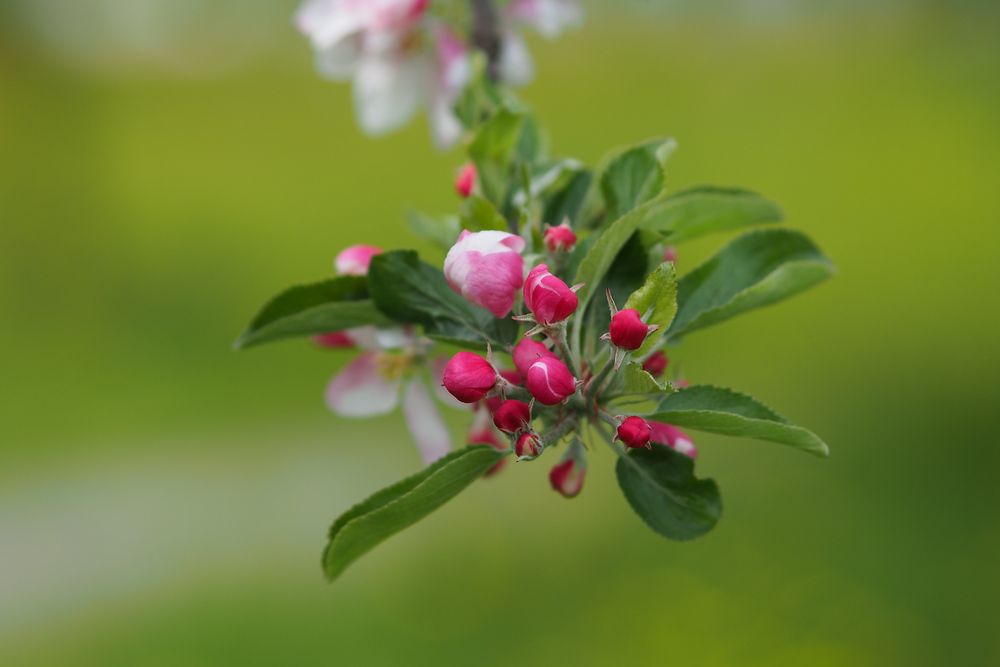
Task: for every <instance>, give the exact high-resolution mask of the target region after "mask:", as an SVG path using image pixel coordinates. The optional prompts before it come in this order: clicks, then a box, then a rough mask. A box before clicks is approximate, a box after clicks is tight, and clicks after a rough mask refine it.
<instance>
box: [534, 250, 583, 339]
mask: <svg viewBox="0 0 1000 667" xmlns="http://www.w3.org/2000/svg"><path fill="white" fill-rule="evenodd" d="M578 303H579V301H578V299H577V298H576V292H574V291H573V290H571V289H570V288H569V287H567V286H566V283H564V282H563V281H561V280H559V278H557V277H555V276H554V275H552V274H551V273H549V267H548V266H546V265H545V264H539V265H538V266H536V267H535V268H533V269H532V270H531V272H530V273H528V277H527V278H526V279H525V280H524V305H526V306H527V307H528V310H530V311H531V312H532V314H534V316H535V321H536V322H538V323H539V324H543V325H549V324H555V323H556V322H562V321H563V320H565V319H566V318H567V317H569V316H570V315H572V314H573V312H574V311H575V310H576V307H577V304H578Z"/></svg>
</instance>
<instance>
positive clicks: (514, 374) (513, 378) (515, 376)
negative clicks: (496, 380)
mask: <svg viewBox="0 0 1000 667" xmlns="http://www.w3.org/2000/svg"><path fill="white" fill-rule="evenodd" d="M500 377H502V378H503V379H504V380H506V381H507V382H509V383H511V384H512V385H516V386H518V387H520V386H521V385H523V384H524V375H522V374H521V372H520V371H515V370H510V369H508V370H504V371H500Z"/></svg>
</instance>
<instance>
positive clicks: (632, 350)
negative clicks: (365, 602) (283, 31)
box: [237, 0, 833, 579]
mask: <svg viewBox="0 0 1000 667" xmlns="http://www.w3.org/2000/svg"><path fill="white" fill-rule="evenodd" d="M484 12H485V13H484ZM484 16H486V17H487V18H490V17H491V18H490V21H491V22H492V23H491V25H490V26H487V27H490V28H491V29H492V33H493V35H494V37H496V38H497V40H498V42H499V48H498V49H491V48H490V47H489V45H488V44H486V43H480V42H479V41H477V40H478V39H479V38H478V37H476V35H478V34H479V32H480V31H478V28H481V27H482V26H481V25H479V24H478V23H476V22H481V21H482V20H483V17H484ZM296 20H297V23H298V25H299V27H300V28H301V29H302V30H303V32H305V33H306V34H307V35H309V37H310V39H311V40H312V42H313V45H314V46H315V48H316V50H317V59H318V65H319V67H320V70H321V71H322V72H324V73H326V74H327V75H329V76H331V77H334V78H341V77H342V78H351V79H352V80H353V81H354V97H355V103H356V107H357V112H358V116H359V118H360V120H361V125H362V127H363V128H364V129H366V130H367V131H369V132H373V133H378V132H383V131H386V130H388V129H391V128H393V127H396V126H398V125H399V124H401V123H402V122H404V121H405V120H406V119H407V118H409V116H410V115H412V113H413V112H414V111H415V110H416V109H417V108H419V107H426V108H427V109H428V110H429V112H430V116H431V119H432V120H431V125H432V127H433V128H434V132H435V136H436V138H437V140H438V143H439V144H441V145H448V144H451V143H453V142H455V141H458V140H461V142H462V146H463V148H464V151H465V153H466V158H465V159H464V160H456V162H457V163H460V166H458V167H457V168H456V170H455V173H454V175H453V177H454V180H453V181H452V182H449V180H450V179H449V178H448V177H447V176H444V175H441V176H439V177H438V178H439V180H438V181H437V182H438V183H439V184H440V185H439V187H440V188H441V189H442V190H445V189H447V188H449V187H450V188H453V189H454V191H455V193H456V195H457V198H458V207H457V208H458V211H457V213H453V214H449V215H443V216H434V215H425V214H423V213H414V214H413V215H411V217H410V220H409V222H410V227H411V231H413V232H414V233H415V234H416V235H417V236H419V237H420V238H421V239H422V240H423V241H424V242H425V245H426V246H427V247H431V246H433V247H435V248H436V253H437V254H436V255H435V256H434V257H433V259H432V260H431V261H424V260H422V259H421V258H420V256H419V255H418V253H417V252H416V251H413V250H406V249H396V250H393V249H383V248H381V247H378V246H375V245H370V244H363V245H353V246H350V247H348V248H345V249H344V250H342V251H341V252H340V253H339V254H337V256H336V258H335V260H334V263H333V264H334V266H333V269H334V271H333V274H334V275H332V276H328V277H327V278H324V279H322V280H319V281H317V282H313V283H308V284H304V285H298V286H295V287H291V288H289V289H287V290H285V291H283V292H281V293H279V294H278V295H277V296H275V297H274V298H273V299H271V300H270V301H269V302H268V303H266V304H265V305H264V307H263V308H262V309H261V310H260V311H259V312H258V313H257V315H256V316H255V317H254V318H253V319H252V320H251V322H250V324H249V326H248V327H247V329H246V330H245V331H244V333H243V334H242V335H241V336H240V338H239V339H238V340H237V346H238V347H251V346H255V345H259V344H263V343H269V342H273V341H277V340H283V339H288V338H295V337H309V338H311V339H312V340H313V341H314V343H315V345H317V346H318V347H320V348H322V349H324V350H328V351H330V352H331V353H332V354H331V356H330V357H329V358H330V359H336V358H337V356H339V355H340V354H343V353H344V352H347V353H348V354H350V355H352V356H350V357H349V358H347V359H344V361H345V362H346V364H345V365H344V366H343V368H342V369H341V370H340V371H339V372H338V373H336V374H335V375H334V377H333V378H332V379H331V380H330V381H329V384H328V385H327V387H326V393H325V398H326V404H327V406H328V407H329V409H330V410H331V411H332V412H333V413H335V414H336V415H339V416H342V417H372V416H379V415H386V414H389V413H392V412H394V411H395V410H396V409H397V408H401V412H402V416H403V418H404V421H405V423H406V425H407V427H408V429H409V431H410V434H411V436H412V439H413V441H414V442H415V443H416V446H417V450H418V452H419V455H420V457H421V459H422V460H423V462H424V467H423V468H422V469H420V470H419V471H417V472H415V473H414V474H413V475H412V476H410V477H408V478H406V479H403V480H401V481H399V482H397V483H396V484H393V485H390V486H388V487H386V488H384V489H382V490H381V491H379V492H377V493H375V494H373V495H372V496H370V497H369V498H368V499H366V500H364V501H362V502H361V503H359V504H357V505H355V506H353V507H351V508H349V509H347V510H346V511H345V512H344V513H343V514H342V515H341V516H340V517H338V518H337V519H336V520H335V521H334V523H333V525H332V526H331V528H330V533H329V541H328V543H327V547H326V551H325V552H324V555H323V567H324V571H325V573H326V575H327V577H328V578H330V579H334V578H336V577H338V576H339V575H340V574H341V572H342V571H343V570H344V569H345V568H346V567H347V566H348V565H349V564H350V563H352V562H353V561H354V560H356V559H357V558H358V557H360V555H362V554H364V553H365V552H367V551H368V550H369V549H371V548H373V547H374V546H375V545H376V544H378V543H379V542H381V541H382V540H384V539H386V538H388V537H389V536H391V535H392V534H394V533H396V532H398V531H400V530H402V529H403V528H406V527H407V526H409V525H412V524H413V523H415V522H416V521H418V520H419V519H421V518H422V517H424V516H426V515H428V514H429V513H430V512H432V511H434V510H435V509H437V508H438V507H440V506H441V505H443V504H444V503H445V502H447V501H448V500H449V499H451V498H453V497H454V496H456V495H457V494H458V493H460V492H461V491H462V490H463V489H464V488H466V487H468V486H469V485H471V484H472V483H474V482H475V481H476V480H478V479H480V478H482V477H493V476H496V475H497V474H498V473H500V472H501V471H502V470H503V469H504V468H505V467H506V468H508V470H507V472H505V473H504V474H503V476H502V478H504V479H512V478H513V480H514V482H515V483H516V482H517V480H519V479H523V477H521V475H522V474H528V472H527V471H531V470H532V469H534V470H537V469H538V468H537V464H535V466H534V468H533V466H532V464H531V463H529V462H537V461H544V462H545V463H543V467H544V468H546V469H547V471H548V481H549V484H550V485H551V487H552V489H553V490H554V491H555V492H556V493H558V494H559V495H561V496H563V497H565V498H574V497H576V496H577V495H579V494H580V493H581V492H582V491H583V488H584V486H585V483H586V479H587V476H588V474H593V473H588V471H589V470H591V471H593V470H596V467H597V463H598V457H600V456H601V455H604V456H605V457H607V458H606V459H605V461H607V460H608V459H610V461H611V462H612V463H613V470H614V475H615V478H616V480H617V482H618V486H619V488H620V489H621V491H622V495H623V496H624V498H625V500H626V502H627V503H628V506H629V507H630V508H631V509H632V510H633V511H634V512H635V513H636V514H637V515H638V516H639V517H640V518H641V519H642V521H643V522H644V523H645V524H646V525H647V526H648V527H649V528H650V529H652V530H653V531H655V532H656V533H658V534H659V535H662V536H664V537H666V538H668V539H672V540H689V539H693V538H695V537H698V536H701V535H704V534H705V533H707V532H708V531H710V530H711V529H712V528H713V527H714V526H715V525H716V523H717V522H718V520H719V518H720V516H721V513H722V502H721V496H720V493H719V489H718V486H717V485H716V483H715V481H714V480H712V479H706V478H700V477H697V476H696V474H695V465H696V459H697V465H698V466H699V467H700V466H703V465H704V464H705V463H706V461H704V458H706V457H705V456H702V457H699V449H698V448H696V447H695V444H694V440H693V438H692V437H691V436H689V435H688V432H689V431H697V432H701V433H710V434H715V435H720V436H742V437H746V438H753V439H756V440H763V441H769V442H775V443H780V444H783V445H786V446H789V447H793V448H796V449H799V450H801V451H805V452H808V453H811V454H815V455H818V456H825V455H827V453H828V448H827V445H826V443H824V442H823V441H822V440H821V439H820V438H819V437H818V436H817V435H816V434H814V433H812V432H811V431H809V430H807V429H805V428H802V427H801V426H798V425H795V424H792V423H791V422H789V421H788V420H787V419H786V418H785V417H783V416H781V415H780V414H778V413H777V412H775V411H774V410H772V409H771V408H770V407H768V406H766V405H764V404H763V403H761V402H759V401H757V400H756V399H754V398H752V397H750V396H748V395H746V394H744V393H741V392H738V391H734V390H732V389H728V388H725V387H721V386H717V385H715V384H694V385H691V384H689V383H688V382H687V381H686V380H685V379H684V377H683V375H682V374H681V373H680V371H679V364H678V362H677V360H676V359H672V357H676V356H677V355H678V354H679V352H680V350H679V346H680V345H681V344H682V342H683V341H685V340H686V339H687V338H688V337H689V336H691V335H697V333H698V332H699V331H701V330H702V329H705V328H708V327H711V326H715V325H718V324H721V323H723V322H725V321H726V320H728V319H731V318H733V317H737V316H739V315H741V314H742V313H744V312H747V311H750V310H753V309H755V308H759V307H762V306H768V305H771V304H774V303H777V302H779V301H781V300H783V299H786V298H789V297H791V296H794V295H796V294H798V293H800V292H802V291H804V290H806V289H809V288H811V287H814V286H815V285H817V284H819V283H820V282H822V281H823V280H825V279H826V278H828V277H829V276H830V275H832V273H833V266H832V263H831V262H830V261H829V260H828V259H827V258H826V257H825V256H824V255H823V254H822V252H821V251H820V250H819V248H818V247H817V246H816V245H815V244H814V243H813V242H812V241H811V240H810V239H809V238H808V237H806V236H805V235H804V234H802V233H801V232H798V231H795V230H792V229H788V228H785V227H782V226H780V225H778V224H777V223H779V222H781V221H782V214H781V210H780V209H779V208H778V207H777V205H775V204H774V203H773V202H771V201H769V200H767V199H766V198H764V197H762V196H760V195H758V194H756V193H753V192H750V191H748V190H742V189H738V188H731V187H714V186H701V187H695V188H689V189H686V190H683V189H682V190H676V189H673V188H672V187H671V185H672V180H673V176H672V174H671V173H669V172H668V169H667V167H668V161H669V159H670V156H671V155H672V153H673V152H674V150H675V148H676V146H677V144H676V142H675V141H674V140H673V139H668V138H657V139H651V140H648V141H644V142H640V143H637V144H634V145H631V146H628V147H625V148H622V149H616V150H613V151H611V152H610V153H609V154H608V155H607V156H606V157H605V158H604V159H602V160H601V161H600V163H599V166H597V167H592V166H588V165H586V164H584V163H583V162H581V161H579V160H576V159H573V158H567V157H560V156H554V155H551V154H550V153H549V152H548V149H547V146H548V141H547V136H546V134H545V132H544V130H543V129H542V128H541V126H540V125H539V123H538V122H537V121H536V119H535V118H534V117H533V116H532V115H531V113H530V112H529V111H528V109H527V108H526V106H525V105H524V104H523V103H521V102H520V101H519V100H517V99H516V98H515V97H514V96H513V95H512V94H511V92H510V90H509V85H510V84H513V83H517V82H520V81H523V79H524V78H525V73H526V72H528V71H530V65H529V64H530V61H529V60H528V59H527V54H526V51H525V50H524V48H523V41H521V37H520V34H519V29H520V28H522V27H524V26H529V25H530V26H534V27H536V28H537V29H538V30H539V31H540V32H542V33H543V34H545V35H549V36H551V35H554V34H556V33H558V32H559V31H560V30H561V29H563V28H565V27H566V26H568V25H571V24H573V23H575V22H577V21H578V20H579V12H578V10H577V9H576V8H575V5H573V4H571V3H569V2H567V1H566V0H511V1H510V2H506V3H495V2H494V1H493V0H468V2H463V3H458V4H456V5H451V4H449V3H446V2H443V1H439V0H434V1H433V2H430V1H428V0H307V2H306V3H305V4H304V5H303V6H302V8H301V9H300V11H299V13H298V15H297V17H296ZM473 24H476V25H473ZM465 28H468V30H465ZM494 46H497V44H494ZM670 164H672V163H670ZM710 235H726V236H728V237H729V238H728V240H727V241H726V243H725V245H724V246H723V247H722V248H721V249H719V250H718V251H717V252H715V253H714V254H713V255H711V256H710V257H708V258H707V259H706V260H705V261H704V262H703V263H701V264H700V265H697V266H694V267H693V268H689V267H686V266H685V267H684V268H685V269H687V270H686V271H685V272H684V273H681V272H680V271H679V268H678V267H679V265H680V264H682V263H683V264H687V261H686V258H687V257H688V255H687V253H686V252H685V253H683V254H682V252H681V250H680V249H679V247H680V246H681V245H682V244H684V243H686V242H689V241H692V240H695V239H702V238H704V237H708V236H710ZM358 240H359V241H362V240H364V239H358ZM680 257H683V258H685V261H684V262H681V261H680V259H679V258H680ZM758 322H764V323H765V324H764V325H765V326H766V321H765V320H764V319H761V320H758ZM668 353H669V356H668ZM688 363H697V360H689V359H687V358H685V364H688ZM698 374H699V375H701V374H702V373H698ZM440 405H444V406H447V407H450V408H453V409H458V410H462V411H464V412H465V413H466V415H467V416H468V417H469V424H468V426H464V425H463V430H464V441H465V445H466V446H459V447H455V446H453V437H452V432H453V428H451V427H450V425H449V423H450V421H451V420H450V419H448V420H446V419H445V418H444V417H443V416H442V413H441V411H440V410H439V406H440ZM395 444H396V443H395V439H393V441H392V442H389V443H387V442H386V439H385V438H381V439H379V438H375V439H373V441H371V442H366V443H363V446H364V447H365V448H367V450H369V451H372V452H373V453H374V452H375V451H379V452H381V448H382V447H383V446H395ZM699 444H700V445H701V446H702V449H704V450H705V451H706V452H707V451H708V449H709V445H710V444H711V443H709V442H707V441H701V440H699ZM608 449H610V450H611V452H610V456H609V455H608ZM511 461H520V462H523V463H524V465H519V466H510V465H509V463H510V462H511ZM707 463H711V462H710V461H709V462H707ZM511 468H513V470H511Z"/></svg>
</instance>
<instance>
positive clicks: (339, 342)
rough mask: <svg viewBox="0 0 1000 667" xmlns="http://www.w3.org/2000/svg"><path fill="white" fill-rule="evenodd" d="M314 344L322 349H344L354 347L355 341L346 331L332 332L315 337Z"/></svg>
mask: <svg viewBox="0 0 1000 667" xmlns="http://www.w3.org/2000/svg"><path fill="white" fill-rule="evenodd" d="M313 342H314V343H316V344H317V345H319V346H320V347H329V348H333V349H336V348H342V347H354V339H353V338H351V336H350V335H349V334H348V333H347V332H346V331H331V332H330V333H325V334H319V335H318V336H313Z"/></svg>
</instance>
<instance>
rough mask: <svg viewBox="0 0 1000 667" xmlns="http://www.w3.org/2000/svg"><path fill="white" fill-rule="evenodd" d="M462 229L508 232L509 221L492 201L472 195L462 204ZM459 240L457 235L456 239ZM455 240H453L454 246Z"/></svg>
mask: <svg viewBox="0 0 1000 667" xmlns="http://www.w3.org/2000/svg"><path fill="white" fill-rule="evenodd" d="M462 227H464V228H465V229H468V230H471V231H474V232H481V231H484V230H488V229H497V230H500V231H504V232H505V231H507V220H505V219H504V217H503V216H502V215H500V212H499V211H497V207H496V206H494V205H493V203H492V202H490V200H488V199H486V198H485V197H480V196H479V195H470V196H469V197H468V198H467V199H466V200H465V202H464V203H463V204H462ZM455 238H457V235H456V237H455ZM454 242H455V239H452V243H453V244H454Z"/></svg>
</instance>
